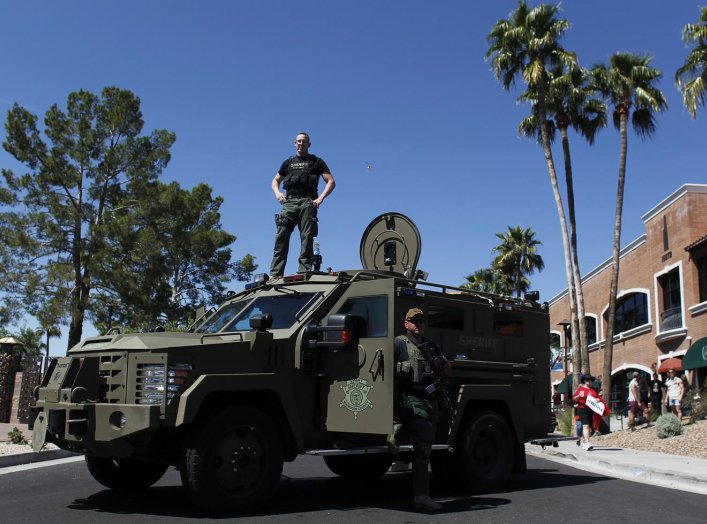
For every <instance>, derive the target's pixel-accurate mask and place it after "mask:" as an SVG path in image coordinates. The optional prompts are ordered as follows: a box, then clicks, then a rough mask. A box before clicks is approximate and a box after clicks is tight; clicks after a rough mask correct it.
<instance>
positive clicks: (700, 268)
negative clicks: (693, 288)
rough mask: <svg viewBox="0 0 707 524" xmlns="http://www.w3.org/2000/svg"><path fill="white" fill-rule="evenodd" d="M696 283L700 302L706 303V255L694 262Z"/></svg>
mask: <svg viewBox="0 0 707 524" xmlns="http://www.w3.org/2000/svg"><path fill="white" fill-rule="evenodd" d="M695 265H696V266H697V281H698V284H699V289H700V302H707V253H705V254H703V255H702V256H701V257H699V258H697V259H696V260H695Z"/></svg>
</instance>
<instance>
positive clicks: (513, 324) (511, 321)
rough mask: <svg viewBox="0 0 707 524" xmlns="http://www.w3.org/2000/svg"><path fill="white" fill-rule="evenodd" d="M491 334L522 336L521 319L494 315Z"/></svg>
mask: <svg viewBox="0 0 707 524" xmlns="http://www.w3.org/2000/svg"><path fill="white" fill-rule="evenodd" d="M493 332H494V333H495V334H496V335H508V336H513V337H522V336H523V319H522V318H519V317H511V316H505V315H503V316H501V315H494V317H493Z"/></svg>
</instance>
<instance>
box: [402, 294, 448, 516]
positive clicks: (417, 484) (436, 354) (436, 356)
mask: <svg viewBox="0 0 707 524" xmlns="http://www.w3.org/2000/svg"><path fill="white" fill-rule="evenodd" d="M404 327H405V334H404V335H400V336H398V337H396V338H395V341H394V355H395V371H396V373H395V387H396V396H397V398H398V399H399V400H398V411H399V413H400V416H401V418H402V428H401V432H404V433H407V434H408V435H409V436H410V438H411V440H412V447H413V456H412V492H413V507H414V508H415V509H417V510H422V511H438V510H440V509H442V505H441V504H439V503H438V502H435V501H434V500H432V499H431V498H430V476H429V472H428V469H429V464H430V454H431V452H432V444H433V443H434V436H435V430H436V424H437V415H438V412H439V410H440V408H441V407H442V406H441V402H440V400H441V399H440V398H439V395H437V394H434V393H433V394H431V395H430V394H428V393H427V392H426V391H425V388H427V387H428V386H430V385H431V384H432V383H434V382H436V381H437V380H438V379H440V378H441V377H444V376H448V375H449V374H450V373H451V368H452V365H451V364H450V363H449V362H448V361H447V359H446V358H444V356H443V355H442V352H441V351H440V349H439V348H438V347H437V346H436V345H435V344H434V343H432V342H430V341H428V340H427V339H426V338H425V314H424V313H423V311H422V310H421V309H419V308H412V309H410V310H408V312H407V314H406V315H405V322H404Z"/></svg>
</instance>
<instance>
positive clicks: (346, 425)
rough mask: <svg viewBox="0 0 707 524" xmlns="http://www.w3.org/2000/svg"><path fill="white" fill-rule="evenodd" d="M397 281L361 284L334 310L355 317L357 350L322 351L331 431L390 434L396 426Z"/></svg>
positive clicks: (377, 281) (323, 379)
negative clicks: (394, 388) (394, 325)
mask: <svg viewBox="0 0 707 524" xmlns="http://www.w3.org/2000/svg"><path fill="white" fill-rule="evenodd" d="M392 290H393V279H380V280H375V281H368V282H356V283H355V284H354V285H352V286H351V289H350V290H349V291H348V292H347V293H345V294H344V295H343V296H342V297H341V298H340V299H339V301H338V302H337V303H336V304H335V305H334V307H333V308H332V309H331V312H332V313H345V314H349V315H353V316H355V317H357V318H356V321H357V322H356V324H357V325H358V331H360V333H359V334H360V336H359V337H358V340H357V347H356V348H355V349H354V350H327V351H324V352H322V353H320V355H319V359H320V370H321V371H322V374H323V377H322V379H321V382H320V384H321V388H322V392H321V393H322V395H324V396H325V397H326V406H327V407H326V414H325V423H326V427H327V430H328V431H341V432H347V433H374V434H388V433H390V432H391V431H392V424H393V379H394V366H393V338H394V336H393V324H392V320H393V298H392V297H393V293H392Z"/></svg>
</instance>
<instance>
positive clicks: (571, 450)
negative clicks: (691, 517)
mask: <svg viewBox="0 0 707 524" xmlns="http://www.w3.org/2000/svg"><path fill="white" fill-rule="evenodd" d="M575 442H576V441H575V440H574V439H573V440H563V441H560V442H558V443H557V444H558V446H557V447H552V446H546V447H545V449H542V448H541V447H540V446H538V445H534V444H526V445H525V452H526V453H527V454H528V455H532V456H535V457H540V458H544V459H547V460H552V461H555V462H561V463H564V464H566V465H568V466H572V467H574V468H578V469H581V470H585V471H591V472H592V473H598V474H601V475H607V476H610V477H615V478H619V479H624V480H631V481H634V482H643V483H645V484H651V485H653V486H662V487H666V488H674V489H679V490H682V491H689V492H692V493H700V494H703V495H707V459H699V458H693V457H684V456H681V455H668V454H664V453H653V452H650V451H638V450H634V449H627V448H619V447H611V446H596V447H595V448H594V449H593V450H592V451H585V450H584V449H582V447H581V446H577V445H576V443H575Z"/></svg>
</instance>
